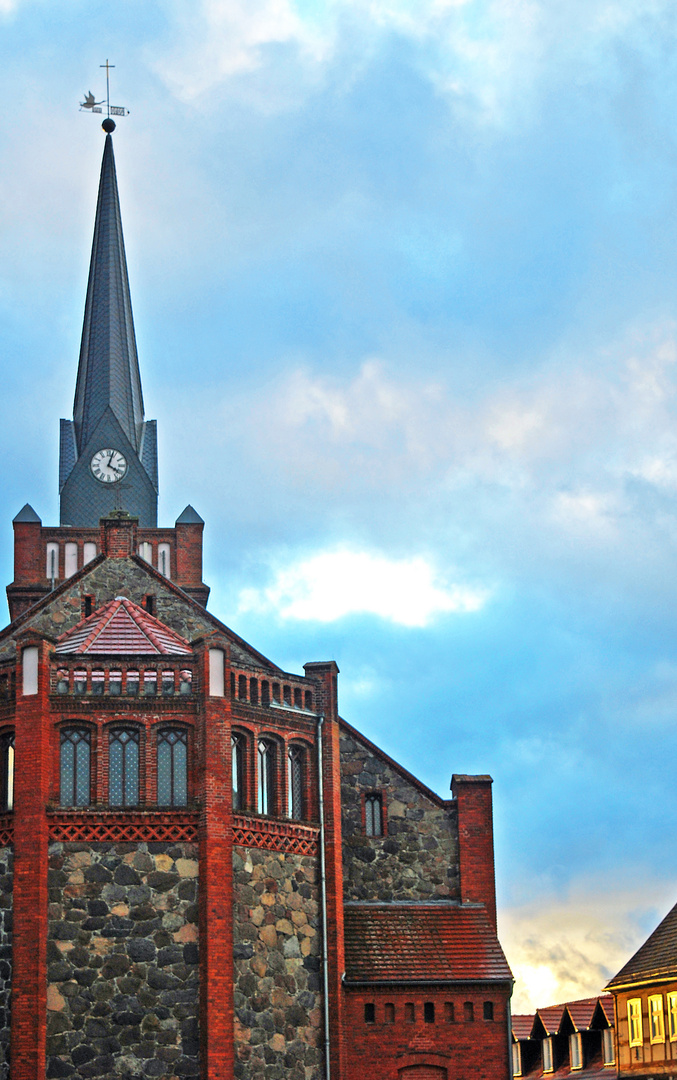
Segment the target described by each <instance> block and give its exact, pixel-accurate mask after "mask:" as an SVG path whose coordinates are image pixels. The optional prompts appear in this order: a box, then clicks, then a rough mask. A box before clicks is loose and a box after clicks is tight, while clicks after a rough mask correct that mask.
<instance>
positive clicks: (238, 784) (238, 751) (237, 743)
mask: <svg viewBox="0 0 677 1080" xmlns="http://www.w3.org/2000/svg"><path fill="white" fill-rule="evenodd" d="M230 750H231V762H232V773H233V810H244V739H243V738H242V736H241V735H233V736H231V740H230Z"/></svg>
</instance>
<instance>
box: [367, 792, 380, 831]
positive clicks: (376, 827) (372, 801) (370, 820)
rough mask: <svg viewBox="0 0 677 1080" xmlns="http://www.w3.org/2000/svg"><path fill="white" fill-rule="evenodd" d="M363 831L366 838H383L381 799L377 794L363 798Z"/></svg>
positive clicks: (373, 793)
mask: <svg viewBox="0 0 677 1080" xmlns="http://www.w3.org/2000/svg"><path fill="white" fill-rule="evenodd" d="M364 830H365V832H366V834H367V836H383V799H382V797H381V795H380V793H379V792H372V793H371V794H370V795H365V797H364Z"/></svg>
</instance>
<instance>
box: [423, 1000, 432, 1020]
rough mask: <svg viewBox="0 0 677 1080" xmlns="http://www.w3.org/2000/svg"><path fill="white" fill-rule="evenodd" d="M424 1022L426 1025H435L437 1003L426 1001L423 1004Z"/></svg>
mask: <svg viewBox="0 0 677 1080" xmlns="http://www.w3.org/2000/svg"><path fill="white" fill-rule="evenodd" d="M423 1022H424V1024H434V1023H435V1002H434V1001H424V1002H423Z"/></svg>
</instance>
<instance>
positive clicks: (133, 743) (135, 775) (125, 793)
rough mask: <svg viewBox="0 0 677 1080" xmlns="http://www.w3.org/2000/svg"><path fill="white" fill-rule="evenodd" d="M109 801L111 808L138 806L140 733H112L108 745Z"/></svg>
mask: <svg viewBox="0 0 677 1080" xmlns="http://www.w3.org/2000/svg"><path fill="white" fill-rule="evenodd" d="M108 801H109V803H110V805H111V806H137V805H138V802H139V733H138V731H134V730H130V729H128V728H122V729H120V730H117V731H112V732H111V733H110V742H109V745H108Z"/></svg>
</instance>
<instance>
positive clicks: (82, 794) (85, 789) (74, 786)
mask: <svg viewBox="0 0 677 1080" xmlns="http://www.w3.org/2000/svg"><path fill="white" fill-rule="evenodd" d="M60 764H61V805H62V806H89V804H90V801H91V796H90V737H89V732H88V731H87V730H86V729H84V728H65V729H64V730H63V731H62V732H61V762H60Z"/></svg>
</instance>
